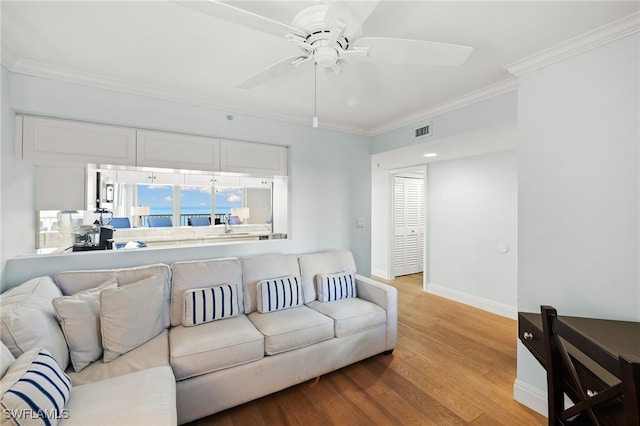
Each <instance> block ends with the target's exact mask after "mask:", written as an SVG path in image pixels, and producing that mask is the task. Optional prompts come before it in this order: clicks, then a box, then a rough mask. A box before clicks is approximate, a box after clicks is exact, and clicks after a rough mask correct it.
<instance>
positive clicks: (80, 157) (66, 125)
mask: <svg viewBox="0 0 640 426" xmlns="http://www.w3.org/2000/svg"><path fill="white" fill-rule="evenodd" d="M17 124H18V125H19V126H21V128H20V130H19V131H18V132H17V134H18V135H20V136H21V138H22V141H21V142H22V143H21V144H19V143H18V149H17V150H16V155H17V156H18V157H19V158H21V159H23V160H25V161H28V162H30V163H33V164H39V165H45V166H53V165H56V166H61V165H71V166H74V165H75V166H78V165H83V166H84V165H85V164H87V163H104V164H119V165H135V162H136V131H135V129H130V128H126V127H118V126H106V125H101V124H95V123H85V122H79V121H70V120H61V119H55V118H44V117H33V116H19V117H18V123H17Z"/></svg>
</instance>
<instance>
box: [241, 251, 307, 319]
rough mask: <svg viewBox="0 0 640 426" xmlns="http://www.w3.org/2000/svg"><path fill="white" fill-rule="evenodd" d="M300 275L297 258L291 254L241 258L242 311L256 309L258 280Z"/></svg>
mask: <svg viewBox="0 0 640 426" xmlns="http://www.w3.org/2000/svg"><path fill="white" fill-rule="evenodd" d="M288 276H296V277H299V276H300V268H299V266H298V258H297V257H296V256H295V255H293V254H268V255H264V256H254V257H246V258H244V259H242V285H243V291H244V312H245V313H246V314H248V313H251V312H253V311H255V310H257V309H258V289H257V288H258V282H260V281H262V280H266V279H271V278H278V277H288Z"/></svg>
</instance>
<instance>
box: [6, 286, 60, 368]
mask: <svg viewBox="0 0 640 426" xmlns="http://www.w3.org/2000/svg"><path fill="white" fill-rule="evenodd" d="M60 296H62V293H61V292H60V289H59V288H58V286H57V285H56V284H55V283H54V282H53V280H52V279H51V278H50V277H47V276H43V277H38V278H33V279H30V280H29V281H26V282H24V283H22V284H20V285H19V286H17V287H14V288H12V289H9V290H7V291H6V292H4V293H2V295H0V338H1V339H2V343H4V344H5V345H6V346H7V348H9V350H10V351H11V353H12V354H13V356H14V357H15V358H18V357H19V356H20V355H22V354H23V353H24V352H27V351H30V350H31V349H35V348H39V347H41V346H44V347H45V348H47V349H48V350H49V352H51V354H52V355H53V357H54V358H55V359H56V361H57V362H58V365H60V368H62V369H65V368H67V365H69V349H68V348H67V341H66V340H65V338H64V334H63V333H62V329H61V328H60V324H58V319H57V318H56V314H55V312H54V311H53V305H52V304H51V301H52V300H53V299H55V298H56V297H60Z"/></svg>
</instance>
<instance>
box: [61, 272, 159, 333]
mask: <svg viewBox="0 0 640 426" xmlns="http://www.w3.org/2000/svg"><path fill="white" fill-rule="evenodd" d="M154 276H160V277H162V280H163V282H164V289H163V309H162V321H163V325H164V327H165V328H168V327H169V324H170V321H169V318H170V312H171V310H170V304H169V302H170V299H171V268H169V265H165V264H163V263H157V264H153V265H145V266H137V267H132V268H120V269H115V268H114V269H98V270H87V271H66V272H60V273H58V274H57V275H56V282H57V283H58V285H59V286H60V290H62V294H64V295H65V296H71V295H73V294H76V293H78V292H80V291H83V290H88V289H90V288H95V287H98V286H99V285H100V284H102V283H104V282H105V281H107V280H108V279H109V278H115V279H116V281H118V286H120V287H121V286H124V285H127V284H133V283H137V282H139V281H142V280H144V279H146V278H150V277H154Z"/></svg>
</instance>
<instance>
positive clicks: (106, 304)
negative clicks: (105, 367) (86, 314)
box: [100, 276, 165, 362]
mask: <svg viewBox="0 0 640 426" xmlns="http://www.w3.org/2000/svg"><path fill="white" fill-rule="evenodd" d="M163 288H164V279H163V277H162V276H154V277H149V278H145V279H143V280H141V281H139V282H137V283H134V284H128V285H125V286H122V287H118V288H109V289H106V290H103V291H102V292H101V293H100V325H101V328H102V346H103V347H104V357H103V359H104V362H109V361H112V360H114V359H116V358H117V357H119V356H120V355H122V354H123V353H126V352H129V351H130V350H131V349H134V348H137V347H138V346H140V345H141V344H143V343H145V342H146V341H148V340H150V339H151V338H153V337H155V336H157V335H158V334H160V333H161V332H162V330H164V328H165V327H164V324H163V320H162V316H163V312H162V305H163Z"/></svg>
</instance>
